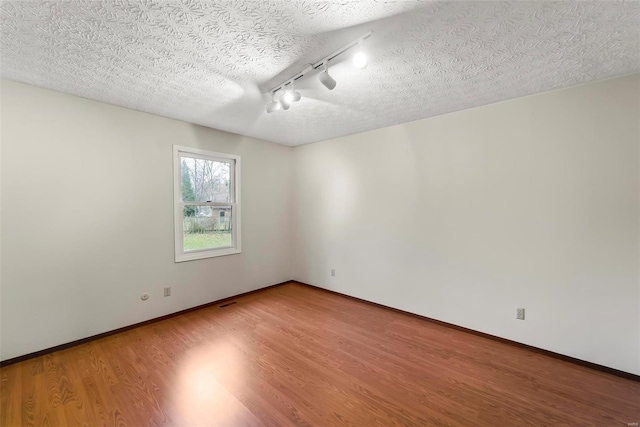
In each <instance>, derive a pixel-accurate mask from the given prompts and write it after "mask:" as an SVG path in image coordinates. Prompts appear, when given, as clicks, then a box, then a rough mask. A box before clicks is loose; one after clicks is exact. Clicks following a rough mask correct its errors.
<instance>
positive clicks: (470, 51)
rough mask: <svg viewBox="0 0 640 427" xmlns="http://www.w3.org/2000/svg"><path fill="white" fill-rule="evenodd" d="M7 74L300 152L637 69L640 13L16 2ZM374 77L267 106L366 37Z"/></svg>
mask: <svg viewBox="0 0 640 427" xmlns="http://www.w3.org/2000/svg"><path fill="white" fill-rule="evenodd" d="M0 11H1V21H0V29H1V31H2V42H1V50H0V54H1V57H0V58H1V71H2V77H3V78H6V79H10V80H16V81H19V82H24V83H28V84H32V85H36V86H41V87H46V88H50V89H54V90H57V91H61V92H66V93H71V94H74V95H79V96H83V97H86V98H91V99H96V100H100V101H104V102H108V103H111V104H116V105H121V106H124V107H128V108H132V109H135V110H140V111H146V112H150V113H155V114H159V115H162V116H166V117H172V118H176V119H180V120H184V121H187V122H191V123H196V124H200V125H204V126H209V127H213V128H218V129H223V130H227V131H230V132H235V133H239V134H243V135H249V136H253V137H256V138H261V139H265V140H268V141H273V142H278V143H282V144H287V145H299V144H305V143H310V142H315V141H321V140H325V139H330V138H334V137H338V136H343V135H347V134H352V133H356V132H362V131H366V130H370V129H375V128H380V127H384V126H389V125H394V124H398V123H403V122H407V121H411V120H416V119H420V118H424V117H430V116H434V115H438V114H443V113H447V112H451V111H456V110H461V109H465V108H470V107H475V106H479V105H484V104H488V103H492V102H497V101H502V100H506V99H511V98H516V97H520V96H524V95H529V94H533V93H539V92H543V91H548V90H551V89H556V88H561V87H567V86H573V85H577V84H581V83H586V82H590V81H594V80H601V79H606V78H610V77H615V76H620V75H625V74H630V73H636V72H640V2H639V1H598V2H592V1H562V2H551V1H531V2H529V1H507V2H498V1H471V2H457V1H456V2H454V1H445V2H435V1H434V2H429V1H379V0H368V1H362V0H352V1H350V0H327V1H313V0H290V1H285V0H271V1H266V0H229V1H215V2H214V1H203V0H200V1H197V0H183V1H144V0H137V1H131V2H128V1H124V0H121V1H119V0H108V1H107V0H104V1H89V0H76V1H62V0H55V1H26V0H21V1H6V0H3V1H2V3H1V4H0ZM369 30H371V31H373V32H374V36H373V37H372V38H371V39H369V40H368V43H367V51H368V53H369V56H370V64H369V66H368V67H367V68H366V69H364V70H359V69H356V68H354V67H352V66H351V64H350V63H349V62H348V61H342V62H340V63H337V64H336V65H335V66H334V67H332V68H331V70H330V72H331V74H332V75H333V76H334V77H335V79H336V80H337V81H338V85H337V87H336V88H335V89H334V90H333V91H329V90H327V89H325V88H324V87H323V86H322V85H321V84H320V83H319V82H318V81H317V76H308V77H305V78H304V79H302V80H301V81H299V83H298V85H297V89H298V90H299V91H300V92H301V93H302V95H303V98H302V101H300V102H298V103H296V104H294V105H293V106H292V107H291V109H290V110H289V111H279V112H275V113H273V114H267V113H266V112H265V109H264V107H265V104H266V100H267V96H266V95H265V94H264V92H266V91H267V90H268V89H270V88H271V87H272V86H274V85H275V84H278V83H280V82H281V80H284V79H286V78H288V77H290V76H291V75H293V74H294V73H296V72H297V71H299V70H300V69H302V68H304V65H305V64H307V63H312V62H316V61H318V60H320V59H322V57H324V56H325V55H327V54H329V53H331V52H332V51H333V50H335V49H337V48H339V47H341V46H342V45H344V44H346V43H348V42H350V41H351V40H353V39H355V38H357V37H358V36H360V35H362V34H364V33H365V32H367V31H369Z"/></svg>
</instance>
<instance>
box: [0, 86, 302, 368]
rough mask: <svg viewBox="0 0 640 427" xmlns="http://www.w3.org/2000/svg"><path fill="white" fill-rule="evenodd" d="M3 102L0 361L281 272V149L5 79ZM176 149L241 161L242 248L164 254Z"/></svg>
mask: <svg viewBox="0 0 640 427" xmlns="http://www.w3.org/2000/svg"><path fill="white" fill-rule="evenodd" d="M1 97H2V101H1V108H2V131H1V136H2V178H1V185H2V187H1V196H2V197H1V206H2V222H3V227H2V240H1V255H2V258H1V262H2V267H3V268H2V272H1V274H2V276H1V282H2V290H1V293H2V302H1V304H2V306H1V322H2V330H1V342H2V353H1V358H2V360H6V359H9V358H12V357H15V356H19V355H23V354H25V353H30V352H33V351H37V350H41V349H44V348H48V347H52V346H55V345H58V344H62V343H66V342H69V341H73V340H76V339H79V338H84V337H87V336H90V335H94V334H98V333H101V332H105V331H109V330H113V329H116V328H119V327H122V326H126V325H130V324H133V323H136V322H140V321H144V320H147V319H151V318H154V317H158V316H161V315H164V314H168V313H172V312H175V311H179V310H182V309H185V308H188V307H192V306H196V305H200V304H204V303H206V302H209V301H213V300H217V299H220V298H224V297H227V296H231V295H235V294H239V293H242V292H246V291H250V290H253V289H257V288H260V287H264V286H268V285H272V284H275V283H279V282H282V281H285V280H288V279H290V278H291V265H290V259H291V257H290V238H289V236H290V219H291V218H290V216H291V206H290V204H291V189H290V186H291V157H292V156H291V152H292V150H291V149H290V148H288V147H284V146H280V145H276V144H271V143H267V142H263V141H258V140H255V139H251V138H247V137H242V136H239V135H233V134H229V133H225V132H221V131H216V130H212V129H207V128H203V127H199V126H195V125H190V124H188V123H184V122H180V121H176V120H171V119H166V118H162V117H158V116H154V115H150V114H145V113H140V112H136V111H132V110H128V109H124V108H120V107H116V106H111V105H107V104H103V103H99V102H95V101H90V100H86V99H82V98H78V97H74V96H69V95H65V94H61V93H57V92H53V91H48V90H44V89H39V88H35V87H32V86H26V85H22V84H18V83H13V82H9V81H2V86H1ZM173 144H179V145H185V146H191V147H199V148H203V149H210V150H215V151H221V152H226V153H232V154H239V155H241V156H242V254H240V255H231V256H226V257H219V258H213V259H206V260H199V261H191V262H183V263H179V264H176V263H174V248H173V181H172V179H173V175H172V173H173V172H172V164H173V163H172V145H173ZM164 286H172V287H173V295H172V296H171V297H168V298H164V297H163V296H162V291H163V287H164ZM143 292H148V293H149V294H151V298H150V300H149V301H147V302H143V301H141V300H140V295H141V294H142V293H143Z"/></svg>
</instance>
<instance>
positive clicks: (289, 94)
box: [267, 31, 373, 113]
mask: <svg viewBox="0 0 640 427" xmlns="http://www.w3.org/2000/svg"><path fill="white" fill-rule="evenodd" d="M372 35H373V34H372V33H371V31H369V32H368V33H366V34H365V35H363V36H361V37H359V38H358V39H356V40H354V41H352V42H351V43H349V44H347V45H345V46H343V47H341V48H340V49H338V50H336V51H335V52H333V53H332V54H330V55H328V56H326V57H324V58H322V59H321V60H320V61H318V62H316V63H315V64H309V65H308V66H306V67H305V68H304V69H303V70H302V71H300V72H298V73H297V74H295V75H294V76H292V77H291V78H289V79H287V80H285V81H284V82H283V83H281V84H280V85H278V86H276V87H274V88H273V89H271V91H270V92H271V102H270V103H269V104H268V105H267V113H272V112H274V111H277V110H280V109H282V110H288V109H289V108H290V107H291V104H292V103H294V102H298V101H300V99H301V98H302V95H301V94H300V92H298V91H296V90H295V86H294V85H295V81H296V80H298V79H300V78H302V77H304V76H305V75H307V74H309V73H311V72H313V71H315V70H318V69H321V71H320V74H319V75H318V79H319V80H320V83H322V84H323V85H324V87H326V88H327V89H329V90H333V89H334V88H335V87H336V85H337V83H336V80H335V79H334V78H333V77H331V76H330V75H329V61H332V60H333V59H334V58H336V57H337V56H339V55H342V54H343V53H345V52H346V51H348V50H350V49H352V48H355V50H356V51H355V53H354V54H353V57H352V60H353V65H354V66H356V67H357V68H366V67H367V62H368V60H367V56H366V54H365V53H364V41H365V39H368V38H369V37H371V36H372ZM276 92H277V93H276ZM276 96H278V100H277V101H276V100H275V97H276Z"/></svg>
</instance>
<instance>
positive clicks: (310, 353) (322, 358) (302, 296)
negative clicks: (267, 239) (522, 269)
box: [0, 283, 640, 427]
mask: <svg viewBox="0 0 640 427" xmlns="http://www.w3.org/2000/svg"><path fill="white" fill-rule="evenodd" d="M235 301H237V304H233V305H229V306H227V307H226V308H218V307H208V308H204V309H202V310H198V311H193V312H190V313H186V314H182V315H179V316H177V317H173V318H171V319H167V320H163V321H160V322H157V323H153V324H149V325H145V326H142V327H139V328H136V329H132V330H129V331H126V332H123V333H120V334H117V335H113V336H110V337H107V338H102V339H99V340H96V341H92V342H89V343H85V344H82V345H79V346H76V347H73V348H69V349H66V350H62V351H58V352H55V353H51V354H48V355H45V356H41V357H37V358H34V359H31V360H27V361H24V362H20V363H16V364H14V365H9V366H6V367H4V368H2V369H1V378H2V383H1V386H2V389H1V392H0V394H1V402H0V414H1V415H0V421H1V424H2V426H29V425H35V426H46V425H49V426H76V425H77V426H81V425H87V426H102V425H108V426H136V427H138V426H171V425H175V426H263V425H266V426H288V425H300V426H332V425H344V426H374V425H384V426H431V425H434V426H440V425H460V426H492V427H493V426H527V425H531V426H547V425H549V426H551V425H553V426H556V425H570V426H588V425H597V426H618V425H619V426H627V425H628V424H629V423H637V422H640V383H638V382H635V381H632V380H627V379H623V378H619V377H615V376H613V375H610V374H607V373H603V372H598V371H594V370H591V369H589V368H585V367H582V366H578V365H574V364H571V363H568V362H565V361H562V360H557V359H554V358H550V357H548V356H545V355H541V354H538V353H534V352H531V351H529V350H526V349H522V348H518V347H514V346H511V345H508V344H504V343H500V342H496V341H493V340H490V339H487V338H483V337H479V336H476V335H473V334H468V333H465V332H462V331H458V330H455V329H452V328H448V327H446V326H442V325H438V324H435V323H432V322H429V321H426V320H422V319H419V318H416V317H413V316H410V315H405V314H402V313H398V312H394V311H391V310H386V309H384V308H380V307H376V306H374V305H371V304H366V303H362V302H358V301H354V300H352V299H349V298H345V297H341V296H338V295H333V294H330V293H327V292H323V291H321V290H317V289H313V288H311V287H308V286H304V285H300V284H295V283H290V284H286V285H282V286H278V287H274V288H270V289H267V290H265V291H263V292H258V293H254V294H251V295H248V296H245V297H240V298H238V299H236V300H235Z"/></svg>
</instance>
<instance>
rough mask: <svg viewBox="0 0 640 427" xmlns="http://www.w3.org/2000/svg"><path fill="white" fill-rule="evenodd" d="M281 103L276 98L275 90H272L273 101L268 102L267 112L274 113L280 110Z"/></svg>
mask: <svg viewBox="0 0 640 427" xmlns="http://www.w3.org/2000/svg"><path fill="white" fill-rule="evenodd" d="M280 107H281V105H280V103H279V102H278V101H276V100H275V97H274V94H273V92H271V102H270V103H268V104H267V113H273V112H274V111H278V110H279V109H280Z"/></svg>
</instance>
